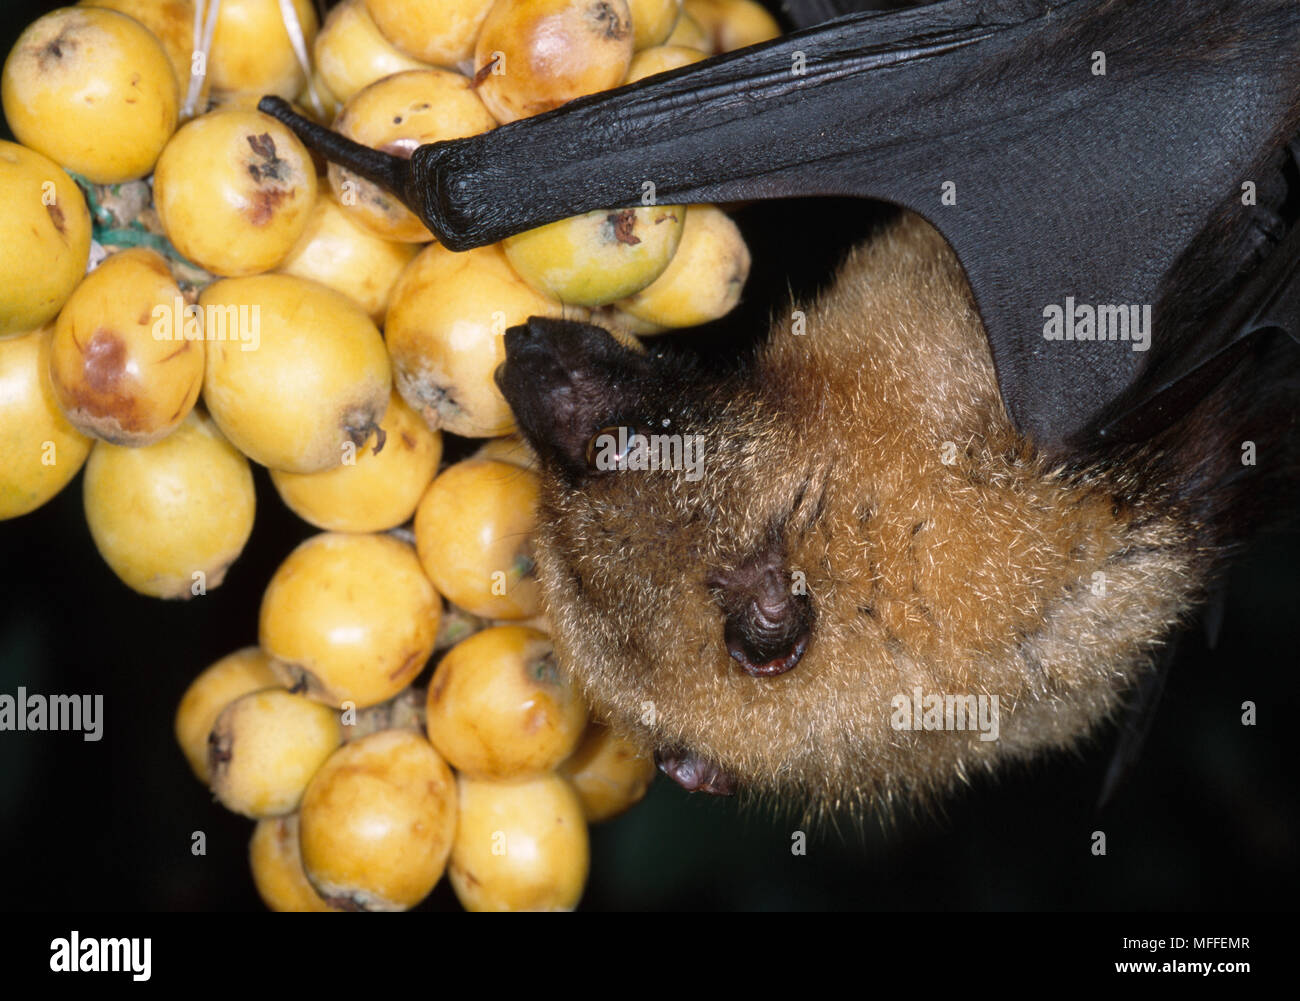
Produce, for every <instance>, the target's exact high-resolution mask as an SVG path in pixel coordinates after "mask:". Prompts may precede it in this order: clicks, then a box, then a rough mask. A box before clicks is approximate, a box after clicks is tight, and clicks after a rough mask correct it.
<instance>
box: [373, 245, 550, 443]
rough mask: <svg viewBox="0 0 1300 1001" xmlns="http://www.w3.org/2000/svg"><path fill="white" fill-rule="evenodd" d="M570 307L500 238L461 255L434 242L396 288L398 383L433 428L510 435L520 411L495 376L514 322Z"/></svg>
mask: <svg viewBox="0 0 1300 1001" xmlns="http://www.w3.org/2000/svg"><path fill="white" fill-rule="evenodd" d="M570 312H571V311H570ZM564 313H565V309H564V307H563V306H561V305H560V304H559V303H557V302H555V301H554V300H552V299H547V298H546V297H545V296H543V295H540V294H539V293H537V292H534V291H533V290H532V289H531V288H529V287H528V286H527V285H526V284H525V283H524V281H523V280H522V279H521V278H520V277H519V275H518V274H516V273H515V271H514V269H513V268H511V267H510V264H509V262H508V261H507V260H506V258H505V254H504V253H502V251H501V247H500V245H499V244H493V245H491V246H488V247H479V248H477V249H475V250H468V251H465V252H464V253H461V254H457V253H453V252H452V251H450V250H447V249H446V248H444V247H442V246H440V245H438V244H434V245H432V246H429V247H426V248H425V249H424V250H423V251H421V252H420V254H419V256H417V257H416V258H415V260H413V261H412V262H411V263H410V264H409V265H408V266H407V268H406V270H405V271H404V272H402V277H401V278H399V279H398V280H397V284H396V285H395V286H394V287H393V294H392V301H391V303H390V305H389V307H388V320H387V322H386V324H385V326H384V339H385V340H386V341H387V343H388V352H389V354H390V355H391V356H392V359H393V375H394V379H395V381H396V383H397V389H398V391H399V392H400V393H401V394H402V398H403V399H404V400H406V402H407V403H409V404H410V405H411V407H412V408H413V409H414V410H415V411H416V412H417V413H419V414H420V416H421V417H423V418H424V420H425V422H426V423H427V424H428V425H429V427H433V428H443V429H445V430H447V431H450V432H452V433H453V434H459V435H465V436H467V437H470V438H491V437H495V436H497V435H503V434H509V433H510V432H511V431H513V430H514V428H515V418H514V414H512V413H511V412H510V405H509V404H507V403H506V401H505V398H504V397H503V396H502V395H501V390H499V389H498V388H497V385H496V382H495V381H494V380H493V378H492V376H493V373H495V372H496V369H497V366H498V365H500V364H501V362H503V361H505V357H506V349H505V341H504V337H505V332H506V329H507V328H508V327H512V326H514V325H515V324H519V323H523V322H524V321H525V320H527V319H528V317H530V316H553V317H558V316H562V315H564Z"/></svg>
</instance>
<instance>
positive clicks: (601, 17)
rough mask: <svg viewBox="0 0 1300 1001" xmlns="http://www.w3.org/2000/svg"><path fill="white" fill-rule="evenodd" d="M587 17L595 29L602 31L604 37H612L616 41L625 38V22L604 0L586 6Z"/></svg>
mask: <svg viewBox="0 0 1300 1001" xmlns="http://www.w3.org/2000/svg"><path fill="white" fill-rule="evenodd" d="M587 17H588V19H590V20H591V22H592V24H593V25H594V27H595V30H596V31H597V32H599V33H603V34H604V36H605V37H606V38H612V39H613V40H614V41H616V42H620V41H622V40H623V39H624V38H627V33H628V24H627V22H626V21H624V20H623V19H622V18H621V17H619V16H618V11H616V10H615V9H614V8H613V7H612V6H610V5H609V4H608V3H606V2H605V0H599V2H598V3H594V4H592V5H591V6H590V7H588V8H587Z"/></svg>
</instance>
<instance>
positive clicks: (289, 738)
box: [208, 687, 343, 819]
mask: <svg viewBox="0 0 1300 1001" xmlns="http://www.w3.org/2000/svg"><path fill="white" fill-rule="evenodd" d="M341 743H343V731H342V728H341V727H340V726H339V714H338V713H337V712H335V711H334V710H333V709H331V708H330V707H329V706H323V705H321V704H320V703H319V702H314V701H312V700H311V699H309V698H307V697H306V696H305V695H295V694H294V693H292V692H287V691H285V690H284V689H283V688H279V687H276V688H267V689H264V690H262V691H260V692H249V693H248V694H247V695H241V696H240V697H239V698H237V699H235V701H234V702H232V703H230V705H228V706H226V708H225V709H223V710H221V713H220V715H218V716H217V719H216V722H214V723H213V724H212V733H211V734H210V735H209V737H208V771H209V773H210V774H211V776H212V792H213V793H214V794H215V795H216V797H217V800H218V801H219V802H220V803H221V804H222V805H223V806H224V807H226V809H228V810H233V811H234V812H235V813H242V814H243V815H244V816H245V817H252V818H254V819H256V818H258V817H280V816H283V815H284V814H286V813H292V812H293V811H294V810H296V809H297V808H298V801H299V800H300V799H301V798H302V791H303V790H304V789H306V788H307V783H308V782H310V781H311V777H312V776H313V775H315V774H316V772H317V770H318V769H319V768H320V766H321V765H323V764H324V763H325V759H326V758H328V757H329V756H330V755H331V754H333V753H334V751H335V749H336V748H337V747H338V746H339V745H340V744H341Z"/></svg>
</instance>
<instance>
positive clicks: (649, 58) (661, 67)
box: [623, 45, 704, 83]
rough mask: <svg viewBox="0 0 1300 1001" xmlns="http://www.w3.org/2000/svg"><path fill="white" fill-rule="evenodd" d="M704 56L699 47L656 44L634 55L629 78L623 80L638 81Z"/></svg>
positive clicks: (696, 60) (694, 61) (696, 61)
mask: <svg viewBox="0 0 1300 1001" xmlns="http://www.w3.org/2000/svg"><path fill="white" fill-rule="evenodd" d="M703 58H704V53H703V52H701V51H700V50H699V49H688V48H687V47H686V46H684V45H656V46H655V47H654V48H651V49H645V50H644V51H641V52H638V53H637V54H636V55H635V56H633V57H632V65H631V66H629V67H628V70H627V79H626V80H624V81H623V82H624V83H636V82H637V81H638V80H644V79H645V78H646V77H648V76H654V75H655V74H656V73H667V72H668V71H669V70H675V69H677V68H678V67H681V66H689V65H690V64H691V63H698V62H699V61H700V60H701V59H703Z"/></svg>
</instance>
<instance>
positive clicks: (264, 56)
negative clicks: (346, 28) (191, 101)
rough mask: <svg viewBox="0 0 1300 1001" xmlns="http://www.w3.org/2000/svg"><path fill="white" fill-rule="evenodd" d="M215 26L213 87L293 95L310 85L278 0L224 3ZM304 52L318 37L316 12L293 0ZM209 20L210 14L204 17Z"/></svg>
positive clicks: (229, 0)
mask: <svg viewBox="0 0 1300 1001" xmlns="http://www.w3.org/2000/svg"><path fill="white" fill-rule="evenodd" d="M220 3H221V6H220V7H218V8H217V28H216V31H215V32H214V33H213V35H212V51H211V52H210V53H209V54H208V75H209V76H210V77H211V78H212V89H213V90H223V91H256V92H257V93H259V94H278V95H279V96H280V97H283V98H290V97H293V95H294V94H296V93H298V91H299V90H300V89H301V88H302V85H303V83H304V82H305V81H306V74H305V73H303V69H302V65H301V64H300V63H299V62H298V57H297V56H296V55H295V54H294V50H293V43H292V42H291V41H290V38H289V29H288V28H287V27H286V26H285V22H284V16H283V14H282V13H281V10H280V0H220ZM293 9H294V12H295V13H296V14H297V15H298V24H299V28H300V30H301V32H302V37H303V42H304V45H305V50H304V51H305V52H307V53H310V52H311V46H312V41H313V40H314V39H315V37H316V28H317V21H316V8H315V6H313V4H312V2H311V0H293ZM205 16H206V15H205Z"/></svg>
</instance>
